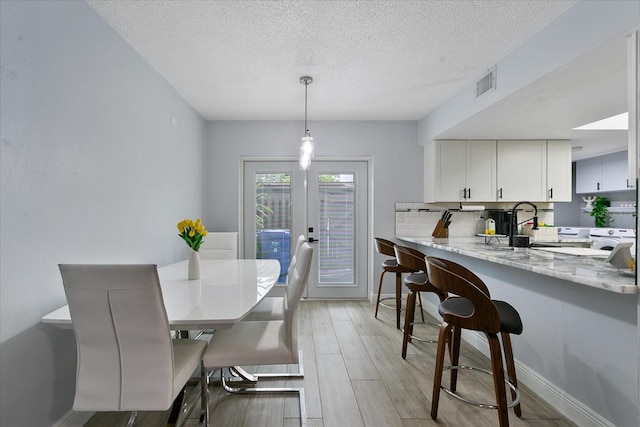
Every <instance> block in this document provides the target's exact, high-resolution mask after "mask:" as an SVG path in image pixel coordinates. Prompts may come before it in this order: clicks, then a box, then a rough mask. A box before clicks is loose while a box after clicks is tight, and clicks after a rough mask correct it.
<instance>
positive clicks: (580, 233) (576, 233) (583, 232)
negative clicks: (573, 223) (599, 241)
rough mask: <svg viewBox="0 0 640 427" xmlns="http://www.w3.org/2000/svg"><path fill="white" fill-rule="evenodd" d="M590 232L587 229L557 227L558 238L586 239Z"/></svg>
mask: <svg viewBox="0 0 640 427" xmlns="http://www.w3.org/2000/svg"><path fill="white" fill-rule="evenodd" d="M590 230H591V229H590V228H588V227H558V237H562V238H567V237H569V238H571V237H573V238H575V239H588V238H589V231H590Z"/></svg>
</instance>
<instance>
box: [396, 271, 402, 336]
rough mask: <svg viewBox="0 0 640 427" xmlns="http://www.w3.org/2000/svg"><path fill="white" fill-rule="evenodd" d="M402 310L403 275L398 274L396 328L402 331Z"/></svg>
mask: <svg viewBox="0 0 640 427" xmlns="http://www.w3.org/2000/svg"><path fill="white" fill-rule="evenodd" d="M401 309H402V273H396V328H397V329H400V310H401Z"/></svg>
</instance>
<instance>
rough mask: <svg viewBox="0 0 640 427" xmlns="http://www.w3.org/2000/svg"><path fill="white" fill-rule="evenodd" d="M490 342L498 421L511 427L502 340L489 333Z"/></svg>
mask: <svg viewBox="0 0 640 427" xmlns="http://www.w3.org/2000/svg"><path fill="white" fill-rule="evenodd" d="M486 335H487V339H488V340H489V352H490V354H491V371H492V372H493V388H494V390H495V394H496V402H497V406H498V408H497V409H498V421H499V423H500V427H509V414H508V412H507V391H506V389H505V383H504V368H503V367H502V349H501V346H500V340H499V339H498V336H497V335H496V334H489V333H487V334H486Z"/></svg>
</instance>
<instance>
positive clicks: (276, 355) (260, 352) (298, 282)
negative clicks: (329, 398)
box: [202, 243, 313, 425]
mask: <svg viewBox="0 0 640 427" xmlns="http://www.w3.org/2000/svg"><path fill="white" fill-rule="evenodd" d="M312 254H313V249H312V248H311V246H310V245H309V244H308V243H303V244H302V246H301V247H300V251H299V254H298V257H297V260H296V264H295V267H294V269H293V271H292V272H291V277H290V280H289V285H288V291H287V296H286V298H285V299H284V304H285V307H284V308H285V310H284V313H285V316H284V320H265V321H249V322H247V321H241V322H239V323H236V324H235V325H234V326H233V327H232V328H229V329H222V330H219V331H216V333H215V334H214V336H213V338H212V340H211V342H210V343H209V346H208V347H207V350H206V351H205V352H204V355H203V356H202V360H203V363H204V366H205V369H206V370H207V371H211V370H214V369H217V368H220V371H221V378H222V385H223V387H224V388H225V389H226V390H227V391H229V392H231V393H260V392H262V393H278V392H283V393H291V392H295V393H298V394H299V396H298V397H299V400H300V420H301V423H302V425H306V410H305V404H304V388H302V387H282V388H273V387H266V388H260V387H250V388H249V387H245V386H244V385H240V386H237V385H233V381H232V382H229V381H228V379H227V377H226V375H225V368H231V369H230V370H231V371H232V372H234V371H235V369H234V368H233V367H235V366H241V365H242V366H247V365H249V366H255V365H280V364H297V363H298V361H299V349H298V329H297V311H298V306H299V303H300V299H301V298H302V294H303V292H304V289H305V286H306V283H307V279H308V277H309V270H310V269H311V256H312ZM235 372H237V371H235ZM254 377H255V381H256V382H259V380H260V379H261V378H276V377H289V378H290V377H291V375H290V374H275V373H274V374H254ZM206 378H207V381H208V378H209V375H206ZM236 383H237V381H236ZM240 384H242V383H240ZM245 385H246V384H245ZM207 419H208V416H207Z"/></svg>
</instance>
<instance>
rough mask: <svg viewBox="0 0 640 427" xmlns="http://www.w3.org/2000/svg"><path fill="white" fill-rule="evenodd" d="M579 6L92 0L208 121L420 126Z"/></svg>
mask: <svg viewBox="0 0 640 427" xmlns="http://www.w3.org/2000/svg"><path fill="white" fill-rule="evenodd" d="M573 3H574V1H573V0H572V1H555V0H554V1H547V0H533V1H524V0H523V1H504V0H480V1H472V0H463V1H333V2H329V1H327V2H325V1H262V2H255V1H251V2H248V1H123V0H118V1H89V4H90V5H91V6H92V7H93V8H94V9H95V10H96V11H97V12H98V13H99V14H100V15H101V16H103V17H104V19H105V20H106V21H107V22H108V23H109V24H110V25H111V26H112V27H113V28H114V29H115V30H116V31H117V32H118V33H119V34H120V35H121V36H122V37H123V38H124V39H125V40H126V41H127V42H128V43H129V44H130V45H131V46H133V48H134V49H135V50H136V51H138V52H139V54H140V55H141V56H142V57H143V58H145V59H146V60H147V61H148V62H149V64H151V66H152V67H153V68H154V69H155V70H157V72H158V73H159V74H160V75H162V76H163V77H164V78H165V79H166V80H167V81H168V82H169V84H171V85H172V86H173V87H174V88H175V89H176V90H177V92H178V93H179V94H180V95H181V96H182V97H183V98H184V99H185V100H186V101H187V102H188V103H189V104H190V105H192V106H193V108H195V109H196V110H197V111H198V112H199V113H200V114H201V115H202V117H203V118H205V119H208V120H289V119H294V120H299V119H302V118H303V114H304V86H303V85H301V84H300V83H299V78H300V76H303V75H310V76H312V77H313V79H314V82H313V84H311V85H310V86H309V119H310V120H418V119H421V118H422V117H424V116H425V115H427V114H428V113H429V112H430V111H431V110H432V109H433V108H435V107H436V106H438V105H439V104H440V103H442V102H443V101H445V100H446V99H448V98H449V97H450V96H452V95H453V94H454V93H455V92H456V91H458V90H459V89H460V88H461V87H462V86H464V85H465V84H466V83H468V82H469V81H471V80H473V79H476V78H478V77H480V76H481V74H482V73H483V72H484V71H485V70H486V69H487V68H488V67H490V66H492V65H493V64H494V63H495V62H497V61H498V60H499V59H500V58H502V57H504V56H505V55H507V54H508V53H509V52H510V51H511V50H513V49H514V48H515V47H517V46H518V45H520V44H521V43H522V42H524V41H525V40H527V39H528V38H530V37H531V36H532V35H533V34H535V33H536V32H538V31H539V30H541V29H542V28H543V27H544V26H546V25H547V24H548V23H549V22H550V21H552V20H553V19H555V18H556V17H557V16H558V15H560V14H561V13H562V12H564V11H565V10H566V9H567V8H569V7H570V6H571V5H572V4H573Z"/></svg>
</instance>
